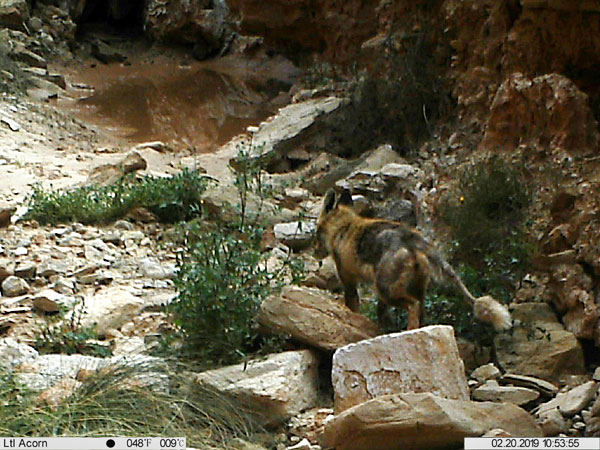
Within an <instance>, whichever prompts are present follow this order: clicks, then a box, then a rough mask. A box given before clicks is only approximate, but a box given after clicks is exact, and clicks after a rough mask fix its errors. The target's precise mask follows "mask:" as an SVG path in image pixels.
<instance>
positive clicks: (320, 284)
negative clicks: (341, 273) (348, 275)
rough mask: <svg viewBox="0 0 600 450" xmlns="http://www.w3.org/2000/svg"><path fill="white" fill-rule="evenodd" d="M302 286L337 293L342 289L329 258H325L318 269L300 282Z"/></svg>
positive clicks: (333, 263) (333, 264) (332, 262)
mask: <svg viewBox="0 0 600 450" xmlns="http://www.w3.org/2000/svg"><path fill="white" fill-rule="evenodd" d="M302 284H303V285H305V286H309V287H316V288H319V289H324V290H327V291H339V290H341V289H342V282H341V281H340V279H339V278H338V275H337V269H336V267H335V262H334V261H333V258H332V257H331V256H327V257H326V258H325V259H323V260H322V261H321V264H320V266H319V268H318V269H317V270H316V271H315V272H314V273H310V274H309V275H308V276H307V277H306V279H305V280H304V281H303V282H302Z"/></svg>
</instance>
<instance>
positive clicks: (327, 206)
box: [316, 189, 355, 256]
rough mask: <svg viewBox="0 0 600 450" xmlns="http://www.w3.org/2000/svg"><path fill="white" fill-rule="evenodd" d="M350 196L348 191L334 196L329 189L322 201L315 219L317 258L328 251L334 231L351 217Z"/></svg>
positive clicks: (352, 212) (352, 213)
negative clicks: (319, 211)
mask: <svg viewBox="0 0 600 450" xmlns="http://www.w3.org/2000/svg"><path fill="white" fill-rule="evenodd" d="M354 214H355V213H354V211H353V210H352V196H351V195H350V193H349V192H348V191H343V192H342V193H341V194H340V195H336V193H335V191H334V190H333V189H329V191H327V194H325V198H324V199H323V207H322V208H321V213H320V214H319V218H318V219H317V246H316V253H317V255H318V256H324V255H325V254H326V253H327V252H329V251H331V249H330V243H329V240H330V236H331V234H332V233H333V232H334V231H335V229H336V228H337V227H338V226H340V225H342V224H343V223H345V222H346V221H347V220H348V216H353V215H354Z"/></svg>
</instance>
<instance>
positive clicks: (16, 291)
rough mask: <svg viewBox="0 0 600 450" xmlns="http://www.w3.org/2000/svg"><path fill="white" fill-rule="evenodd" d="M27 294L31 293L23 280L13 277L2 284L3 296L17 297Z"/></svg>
mask: <svg viewBox="0 0 600 450" xmlns="http://www.w3.org/2000/svg"><path fill="white" fill-rule="evenodd" d="M27 292H29V284H27V282H26V281H25V280H23V279H22V278H19V277H15V276H14V275H11V276H9V277H8V278H7V279H6V280H4V281H3V282H2V294H3V295H4V296H6V297H17V296H19V295H23V294H26V293H27Z"/></svg>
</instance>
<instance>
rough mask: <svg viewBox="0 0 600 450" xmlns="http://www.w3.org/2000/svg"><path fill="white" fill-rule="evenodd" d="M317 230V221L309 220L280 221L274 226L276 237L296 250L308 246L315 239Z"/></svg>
mask: <svg viewBox="0 0 600 450" xmlns="http://www.w3.org/2000/svg"><path fill="white" fill-rule="evenodd" d="M315 231H316V225H315V223H314V222H307V221H302V222H288V223H278V224H276V225H275V226H274V227H273V232H274V233H275V237H276V238H277V239H279V240H280V241H281V242H283V243H284V244H285V245H287V246H288V247H290V248H292V249H294V250H302V249H304V248H306V247H308V246H309V245H310V244H311V243H312V241H313V239H314V236H315Z"/></svg>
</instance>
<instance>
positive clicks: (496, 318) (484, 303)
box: [473, 295, 512, 331]
mask: <svg viewBox="0 0 600 450" xmlns="http://www.w3.org/2000/svg"><path fill="white" fill-rule="evenodd" d="M473 312H474V313H475V318H476V319H477V320H480V321H482V322H487V323H489V324H491V325H492V326H493V327H494V329H495V330H496V331H505V330H508V329H510V328H511V327H512V318H511V317H510V313H509V312H508V308H507V307H506V305H503V304H502V303H500V302H499V301H497V300H495V299H494V298H493V297H491V296H489V295H486V296H484V297H479V298H478V299H477V300H475V305H474V306H473Z"/></svg>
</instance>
